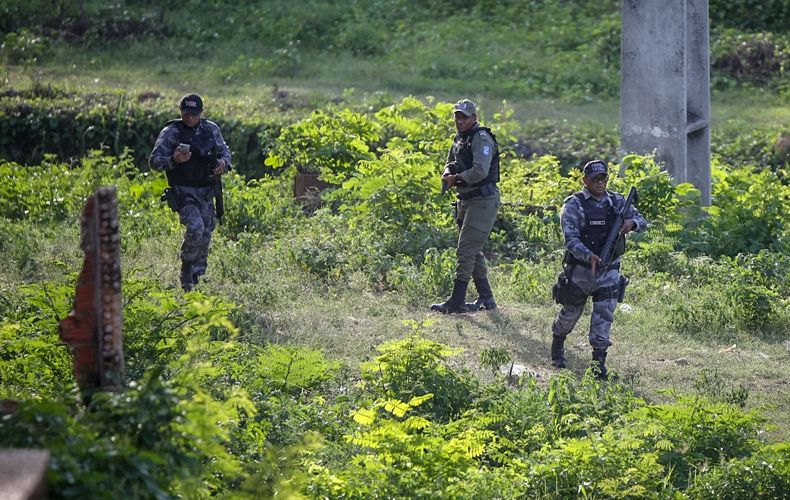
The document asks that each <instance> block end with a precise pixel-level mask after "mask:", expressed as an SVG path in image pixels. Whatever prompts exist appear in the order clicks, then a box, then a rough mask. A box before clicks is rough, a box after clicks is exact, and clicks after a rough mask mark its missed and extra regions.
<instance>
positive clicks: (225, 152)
mask: <svg viewBox="0 0 790 500" xmlns="http://www.w3.org/2000/svg"><path fill="white" fill-rule="evenodd" d="M195 133H196V134H197V135H201V134H211V137H213V138H214V142H215V143H216V144H217V157H218V158H219V159H221V160H225V164H226V165H227V169H228V170H230V149H229V148H228V145H227V144H225V139H223V138H222V133H221V132H220V131H219V127H218V126H217V124H216V123H214V122H212V121H209V120H206V119H205V118H201V119H200V123H199V124H198V126H197V129H196V130H195ZM179 135H180V133H179V130H178V126H177V125H176V123H175V121H172V122H170V123H168V124H167V125H165V128H163V129H162V131H161V132H159V137H157V138H156V144H155V145H154V150H153V151H151V156H149V157H148V165H149V166H150V167H151V168H152V169H153V170H156V171H158V172H163V171H168V170H173V169H174V168H175V166H176V164H175V162H173V154H174V153H175V152H176V148H177V147H178V145H179V144H180V143H181V141H180V140H179Z"/></svg>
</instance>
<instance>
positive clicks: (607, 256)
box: [595, 186, 636, 278]
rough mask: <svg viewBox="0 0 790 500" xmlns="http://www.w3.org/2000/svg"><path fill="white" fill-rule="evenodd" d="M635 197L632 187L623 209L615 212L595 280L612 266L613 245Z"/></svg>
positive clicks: (634, 190)
mask: <svg viewBox="0 0 790 500" xmlns="http://www.w3.org/2000/svg"><path fill="white" fill-rule="evenodd" d="M635 197H636V188H635V187H633V186H632V187H631V190H630V191H628V196H627V197H626V199H625V203H623V208H621V209H620V211H619V212H617V216H616V217H615V219H614V224H613V225H612V229H611V231H609V236H607V237H606V243H604V245H603V250H601V255H600V257H601V262H600V263H599V264H598V267H596V268H595V277H596V278H600V277H601V276H603V275H604V273H605V272H606V270H607V269H609V266H610V265H611V264H612V260H613V259H614V254H615V249H616V247H615V245H617V243H618V240H619V238H620V237H621V235H620V229H622V227H623V224H624V223H625V214H626V212H628V209H629V208H631V204H633V202H634V198H635ZM622 237H624V236H622ZM623 243H625V242H623Z"/></svg>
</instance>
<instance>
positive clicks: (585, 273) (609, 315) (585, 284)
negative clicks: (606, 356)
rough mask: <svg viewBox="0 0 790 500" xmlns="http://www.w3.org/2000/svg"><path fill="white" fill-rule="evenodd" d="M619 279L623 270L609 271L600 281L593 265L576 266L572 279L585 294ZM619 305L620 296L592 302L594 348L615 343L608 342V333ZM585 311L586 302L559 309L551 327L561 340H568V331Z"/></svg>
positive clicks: (591, 332) (591, 339)
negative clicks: (591, 269)
mask: <svg viewBox="0 0 790 500" xmlns="http://www.w3.org/2000/svg"><path fill="white" fill-rule="evenodd" d="M619 280H620V272H619V271H618V270H616V269H612V270H609V271H607V272H606V273H605V274H604V275H603V276H601V277H600V278H598V279H597V280H596V279H595V277H594V276H593V274H592V272H591V271H590V268H588V267H584V266H576V269H574V270H573V277H572V281H573V282H574V283H576V285H577V286H578V287H579V288H581V289H582V291H583V292H585V293H592V292H594V291H595V290H597V289H599V288H607V287H611V286H615V285H617V284H618V282H619ZM616 308H617V299H616V298H612V299H606V300H601V301H597V302H596V301H593V310H592V316H591V318H590V334H589V339H590V345H591V346H592V348H593V349H595V350H601V351H605V350H606V349H607V348H608V347H609V346H610V345H612V343H611V342H610V341H609V334H610V332H611V329H612V322H613V321H614V311H615V309H616ZM583 312H584V304H582V305H580V306H569V305H563V306H562V309H561V310H560V312H559V313H558V314H557V319H555V320H554V324H552V326H551V331H552V333H554V336H555V337H556V338H559V339H563V340H564V339H565V337H567V336H568V334H569V333H571V331H572V330H573V327H574V326H576V322H577V321H579V318H580V317H581V315H582V313H583Z"/></svg>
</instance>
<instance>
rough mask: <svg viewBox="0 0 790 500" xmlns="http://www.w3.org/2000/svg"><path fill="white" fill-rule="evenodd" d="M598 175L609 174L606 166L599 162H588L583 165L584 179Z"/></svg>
mask: <svg viewBox="0 0 790 500" xmlns="http://www.w3.org/2000/svg"><path fill="white" fill-rule="evenodd" d="M598 174H607V175H608V174H609V168H608V167H607V166H606V163H604V162H603V161H601V160H592V161H588V162H587V164H586V165H584V176H585V177H589V178H592V177H595V176H596V175H598Z"/></svg>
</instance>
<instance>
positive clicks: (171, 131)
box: [148, 118, 231, 289]
mask: <svg viewBox="0 0 790 500" xmlns="http://www.w3.org/2000/svg"><path fill="white" fill-rule="evenodd" d="M179 122H181V120H173V121H171V122H168V123H167V125H165V128H164V129H162V131H161V132H160V133H159V137H157V139H156V145H155V146H154V149H153V151H152V152H151V156H150V157H149V158H148V164H149V165H150V166H151V168H152V169H153V170H157V171H159V172H165V173H167V174H171V173H173V172H174V171H175V169H177V168H179V166H180V164H176V163H175V162H174V161H173V154H174V153H175V150H176V148H177V147H178V145H179V144H180V143H181V142H183V138H184V135H183V134H184V132H183V127H184V126H183V125H182V124H180V123H179ZM189 133H190V134H192V135H193V136H194V140H195V143H197V144H201V145H202V147H203V148H204V149H206V150H205V151H202V153H208V152H209V151H208V150H210V149H211V147H212V146H214V145H215V146H216V152H217V158H218V159H221V160H224V161H225V164H226V165H227V169H228V170H230V158H231V155H230V150H229V149H228V146H227V144H226V143H225V140H224V139H223V138H222V133H221V132H220V130H219V127H218V126H217V124H215V123H214V122H211V121H209V120H206V119H205V118H201V119H200V122H199V124H198V126H197V127H196V128H195V129H194V130H190V131H189ZM198 153H199V151H197V150H195V149H194V148H193V154H198ZM190 168H205V167H202V166H201V167H197V166H195V167H192V166H190ZM168 181H169V183H170V185H171V187H173V186H177V187H178V190H179V192H180V195H181V196H180V200H181V205H182V207H181V209H180V210H179V211H178V217H179V220H180V221H181V224H183V225H184V227H185V229H186V230H185V232H184V241H183V243H182V244H181V252H180V258H181V262H182V273H181V286H182V287H184V288H185V289H191V288H192V285H193V284H194V283H195V282H196V281H197V278H198V277H199V276H202V275H203V274H205V272H206V267H207V265H208V253H209V244H210V243H211V233H212V232H213V231H214V227H215V225H216V219H215V213H214V186H213V185H185V184H180V183H179V181H178V180H177V179H174V178H173V177H172V176H171V175H168ZM190 265H191V273H190V272H187V271H185V267H189V266H190Z"/></svg>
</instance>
